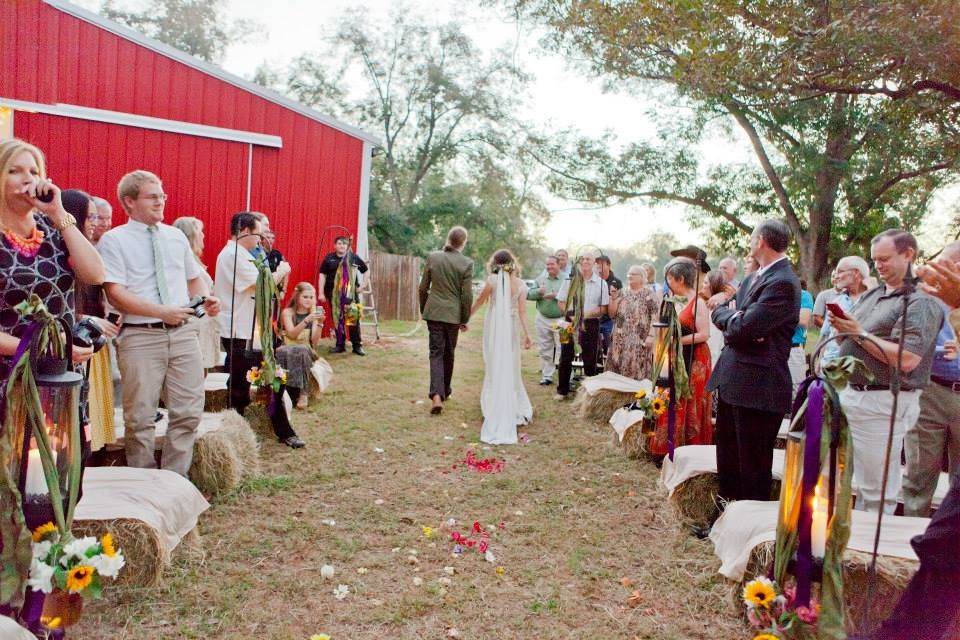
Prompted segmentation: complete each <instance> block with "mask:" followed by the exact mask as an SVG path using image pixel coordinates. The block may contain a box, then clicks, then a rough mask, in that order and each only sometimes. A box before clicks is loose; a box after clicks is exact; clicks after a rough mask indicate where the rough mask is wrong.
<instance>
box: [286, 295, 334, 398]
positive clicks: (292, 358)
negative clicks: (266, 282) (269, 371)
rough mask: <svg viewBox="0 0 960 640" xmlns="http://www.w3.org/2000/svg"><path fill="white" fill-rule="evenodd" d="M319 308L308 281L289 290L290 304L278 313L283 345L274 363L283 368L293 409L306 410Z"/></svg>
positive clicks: (319, 323)
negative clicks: (290, 294) (293, 404)
mask: <svg viewBox="0 0 960 640" xmlns="http://www.w3.org/2000/svg"><path fill="white" fill-rule="evenodd" d="M323 318H324V312H323V307H319V308H318V307H317V291H316V289H314V288H313V285H312V284H310V283H309V282H300V283H298V284H297V286H296V287H294V289H293V296H291V298H290V304H288V305H287V306H286V308H285V309H284V310H283V311H282V312H281V314H280V325H281V326H282V327H283V346H282V347H280V348H279V349H277V362H278V363H279V364H280V366H281V367H283V368H284V369H286V371H287V392H288V393H289V394H290V399H291V400H293V402H294V403H295V404H296V407H297V409H306V408H307V400H308V398H309V394H308V393H306V391H307V385H308V384H309V381H310V368H311V367H312V366H313V363H314V361H315V360H316V359H317V345H319V344H320V337H321V334H322V333H323Z"/></svg>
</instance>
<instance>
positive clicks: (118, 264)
mask: <svg viewBox="0 0 960 640" xmlns="http://www.w3.org/2000/svg"><path fill="white" fill-rule="evenodd" d="M150 233H151V232H150V230H149V228H148V227H147V225H145V224H143V223H142V222H137V221H136V220H129V221H127V223H126V224H122V225H120V226H119V227H114V228H113V229H111V230H110V231H107V232H106V233H105V234H103V237H102V238H100V242H98V243H97V251H99V252H100V257H101V258H103V266H104V270H105V276H104V279H103V281H104V282H105V283H106V282H112V283H115V284H120V285H123V286H124V287H126V288H127V290H128V291H129V292H130V293H132V294H133V295H135V296H137V297H138V298H140V299H142V300H147V301H148V302H152V303H154V304H160V290H159V289H158V288H157V272H156V266H155V263H154V259H153V239H152V238H151V237H150ZM157 235H158V240H159V244H160V253H161V256H162V258H163V273H164V276H165V279H166V281H167V292H168V293H169V294H170V304H173V305H180V306H186V304H187V303H188V302H190V292H189V290H188V289H187V282H188V281H190V280H193V279H194V278H199V277H200V273H201V267H200V265H199V264H198V263H197V260H196V258H195V257H194V255H193V252H192V251H191V250H190V243H189V242H187V236H185V235H184V234H183V232H182V231H180V229H177V228H176V227H171V226H170V225H168V224H163V223H162V222H161V223H159V224H158V225H157ZM108 307H109V308H110V309H113V307H110V306H109V305H108ZM114 310H115V309H114ZM123 321H124V322H129V323H131V324H145V323H148V322H160V318H151V317H148V316H138V315H134V314H131V313H128V314H126V315H125V316H124V318H123Z"/></svg>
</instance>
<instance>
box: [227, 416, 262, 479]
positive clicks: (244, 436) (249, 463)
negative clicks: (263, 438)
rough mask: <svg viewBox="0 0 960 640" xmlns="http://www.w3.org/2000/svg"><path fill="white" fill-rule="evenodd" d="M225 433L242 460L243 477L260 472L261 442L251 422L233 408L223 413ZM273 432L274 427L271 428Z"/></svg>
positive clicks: (241, 474) (241, 470) (241, 472)
mask: <svg viewBox="0 0 960 640" xmlns="http://www.w3.org/2000/svg"><path fill="white" fill-rule="evenodd" d="M221 419H222V426H221V427H220V428H221V430H222V431H223V433H224V435H225V436H226V437H227V438H229V439H230V441H231V442H232V444H233V450H234V452H236V454H237V459H238V460H239V461H240V476H241V478H250V477H252V476H256V475H259V473H260V443H259V442H258V441H257V436H256V435H255V434H254V432H253V429H251V428H250V423H249V422H247V421H246V420H245V419H244V417H243V416H241V415H240V414H239V413H237V412H236V411H234V410H233V409H230V410H227V411H224V412H223V413H222V414H221ZM271 432H272V429H271Z"/></svg>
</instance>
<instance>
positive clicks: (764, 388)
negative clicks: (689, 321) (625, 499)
mask: <svg viewBox="0 0 960 640" xmlns="http://www.w3.org/2000/svg"><path fill="white" fill-rule="evenodd" d="M789 243H790V230H789V229H788V228H787V225H785V224H784V223H783V222H781V221H779V220H764V221H763V222H761V223H760V224H758V225H757V226H756V228H755V229H754V230H753V234H752V235H751V237H750V255H751V256H752V257H753V258H754V259H756V261H757V263H758V264H759V265H760V269H759V270H758V271H756V273H752V274H750V275H749V276H748V277H747V278H746V279H745V280H744V281H743V283H742V284H741V286H740V289H739V290H738V291H737V294H736V302H737V305H736V310H734V309H730V308H729V305H728V303H729V301H730V300H729V298H728V299H725V300H714V299H711V301H710V306H711V308H712V309H713V315H712V319H713V323H714V324H715V325H716V326H717V328H719V329H720V330H721V331H723V337H724V341H725V343H726V346H724V349H723V351H722V352H721V354H720V359H719V361H717V365H716V367H714V369H713V374H712V375H711V376H710V381H709V383H708V384H707V390H709V391H716V392H717V395H718V396H719V397H718V401H717V424H716V429H715V432H714V441H715V443H716V445H717V472H718V474H719V479H720V497H721V498H723V499H726V500H769V499H770V482H771V470H772V467H773V445H774V441H775V440H776V437H777V431H778V430H779V428H780V423H781V421H782V420H783V417H784V414H785V413H787V412H788V411H789V410H790V400H791V398H790V392H791V388H792V383H791V379H790V369H789V368H788V366H787V360H788V359H789V357H790V348H791V346H792V338H793V331H794V328H795V327H796V325H797V317H798V315H799V313H800V280H799V279H798V278H797V276H796V274H794V272H793V267H792V265H791V264H790V261H789V260H788V259H787V257H786V255H785V253H784V252H785V251H786V250H787V245H788V244H789Z"/></svg>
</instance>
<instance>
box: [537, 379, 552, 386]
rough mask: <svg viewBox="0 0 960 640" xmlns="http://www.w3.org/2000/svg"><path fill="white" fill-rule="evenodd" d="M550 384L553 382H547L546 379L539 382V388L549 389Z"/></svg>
mask: <svg viewBox="0 0 960 640" xmlns="http://www.w3.org/2000/svg"><path fill="white" fill-rule="evenodd" d="M552 384H553V380H549V379H547V378H544V379H543V380H541V381H540V386H541V387H549V386H550V385H552Z"/></svg>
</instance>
